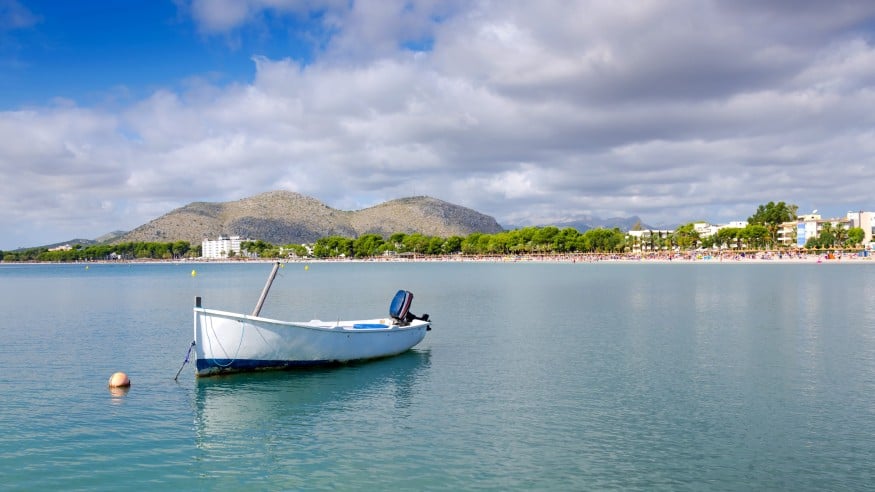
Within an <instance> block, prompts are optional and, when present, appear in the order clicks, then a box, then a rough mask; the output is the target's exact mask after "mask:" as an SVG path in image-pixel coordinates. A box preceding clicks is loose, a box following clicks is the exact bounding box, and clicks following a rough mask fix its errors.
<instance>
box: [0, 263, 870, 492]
mask: <svg viewBox="0 0 875 492" xmlns="http://www.w3.org/2000/svg"><path fill="white" fill-rule="evenodd" d="M270 268H271V266H270V265H269V264H257V265H256V264H248V265H221V264H209V265H201V264H194V265H192V264H155V265H90V266H89V268H87V269H86V268H85V266H84V265H26V266H21V265H6V264H4V265H0V313H2V320H0V333H2V338H3V342H2V344H0V402H2V403H0V484H2V485H0V488H2V489H4V490H46V489H62V490H77V489H79V490H95V489H105V490H116V489H130V490H142V489H147V488H148V489H153V488H159V489H169V488H175V489H180V490H192V489H198V490H240V489H246V490H296V489H303V490H318V489H331V490H344V489H347V490H349V489H369V490H389V489H391V490H399V489H401V490H425V489H445V490H461V489H464V490H471V489H492V490H509V489H516V490H531V489H536V490H603V489H622V490H636V489H637V490H654V489H667V490H767V489H771V490H773V489H782V490H859V489H866V488H869V487H871V484H872V483H873V479H875V477H873V470H875V466H873V463H875V302H873V301H875V265H870V264H867V263H858V264H826V263H825V264H821V265H815V264H769V263H763V264H683V265H681V264H640V263H622V264H615V263H600V264H473V263H466V264H456V263H450V264H437V263H419V264H414V263H380V264H375V263H350V264H339V263H312V264H310V265H309V270H305V269H304V265H303V264H288V265H286V266H285V268H283V269H282V270H280V275H279V276H278V278H277V280H276V282H275V284H274V287H273V289H272V290H271V293H270V296H269V297H268V300H267V302H266V303H265V306H264V309H263V311H262V314H263V315H265V316H271V317H278V318H289V319H303V320H309V319H312V318H320V319H332V318H357V317H365V316H366V317H370V316H374V317H377V316H384V315H385V314H386V312H387V310H388V306H389V302H390V300H391V298H392V296H393V295H394V293H395V291H396V290H398V289H402V288H403V289H407V290H411V291H412V292H413V293H414V294H415V299H414V301H413V306H412V308H411V310H412V311H413V312H415V313H418V314H421V313H422V312H428V313H429V314H431V316H432V318H433V320H434V329H433V331H431V332H430V333H429V335H428V336H427V337H426V340H425V341H424V342H423V343H422V344H420V345H419V346H418V347H416V348H415V349H414V350H412V351H410V352H407V353H405V354H403V355H401V356H398V357H394V358H390V359H384V360H380V361H375V362H370V363H361V364H354V365H348V366H340V367H333V368H323V369H313V370H303V371H291V372H279V373H264V374H256V375H238V376H229V377H221V378H204V379H200V380H196V379H195V378H194V376H193V372H192V370H191V367H190V366H188V367H186V368H185V369H184V370H183V372H182V374H181V375H180V378H179V381H178V382H177V381H174V380H173V376H174V375H175V374H176V371H177V370H178V369H179V367H180V365H181V364H182V361H183V358H184V356H185V352H186V350H187V348H188V345H189V343H190V341H191V339H192V333H191V331H192V327H191V323H192V321H191V318H192V315H191V306H192V305H193V302H194V297H195V296H202V297H203V299H204V305H205V306H206V307H214V308H220V309H227V310H231V311H243V312H249V311H251V310H252V308H253V306H254V305H255V302H256V301H257V299H258V295H259V293H260V291H261V288H262V286H263V284H264V281H265V279H266V277H267V275H268V273H269V271H270ZM192 269H196V270H197V275H196V276H194V277H192V276H191V270H192ZM115 371H124V372H126V373H127V374H128V375H129V376H130V378H131V380H132V383H133V385H132V387H131V389H130V390H129V391H128V392H127V393H124V394H117V395H114V394H112V393H111V392H110V391H109V389H108V388H107V387H106V386H107V380H108V379H109V376H110V375H111V374H112V373H113V372H115Z"/></svg>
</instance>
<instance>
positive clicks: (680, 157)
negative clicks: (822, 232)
mask: <svg viewBox="0 0 875 492" xmlns="http://www.w3.org/2000/svg"><path fill="white" fill-rule="evenodd" d="M873 156H875V2H871V1H870V0H860V1H854V0H845V1H843V0H836V1H832V2H823V1H819V0H773V1H768V2H763V1H760V0H725V1H724V0H580V1H574V0H557V1H553V0H539V1H537V2H532V1H530V0H520V1H517V0H502V1H478V0H445V1H438V0H397V1H396V0H365V1H359V0H167V1H164V0H128V1H124V2H119V1H103V2H102V1H90V2H63V1H50V0H33V1H29V0H0V250H10V249H16V248H19V247H30V246H39V245H43V244H51V243H55V242H61V241H66V240H68V239H73V238H85V239H89V238H96V237H98V236H100V235H103V234H105V233H108V232H111V231H116V230H130V229H133V228H135V227H137V226H139V225H141V224H144V223H146V222H148V221H149V220H151V219H154V218H157V217H159V216H161V215H163V214H165V213H167V212H170V211H171V210H173V209H175V208H178V207H181V206H184V205H186V204H188V203H191V202H195V201H207V202H223V201H231V200H238V199H241V198H245V197H249V196H253V195H256V194H259V193H262V192H266V191H272V190H290V191H295V192H298V193H302V194H304V195H308V196H311V197H313V198H316V199H318V200H321V201H322V202H324V203H325V204H327V205H328V206H331V207H334V208H337V209H340V210H359V209H362V208H366V207H369V206H373V205H376V204H378V203H381V202H384V201H387V200H391V199H396V198H402V197H408V196H417V195H426V196H431V197H435V198H438V199H441V200H445V201H447V202H451V203H455V204H458V205H462V206H465V207H469V208H472V209H474V210H477V211H479V212H482V213H485V214H488V215H491V216H493V217H495V219H496V220H498V222H499V223H500V224H502V225H505V226H525V225H537V224H545V223H556V222H564V221H571V220H582V219H586V218H587V217H589V216H595V217H601V218H607V217H620V216H622V217H627V216H632V215H637V216H639V217H640V218H641V220H642V221H644V222H645V223H647V224H650V225H659V224H675V225H676V224H682V223H686V222H691V221H708V222H711V223H715V224H720V223H727V222H729V221H734V220H745V219H746V218H747V217H749V216H750V215H752V214H753V213H754V212H755V211H756V208H757V206H758V205H760V204H765V203H767V202H769V201H775V202H778V201H785V202H787V203H791V204H795V205H798V206H799V211H800V213H808V212H811V211H813V210H818V213H820V214H821V215H822V216H824V217H844V216H845V214H846V213H847V212H848V211H856V210H864V211H875V196H873V186H872V185H873V183H875V158H873Z"/></svg>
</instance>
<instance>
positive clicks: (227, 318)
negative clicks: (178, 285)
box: [194, 307, 431, 376]
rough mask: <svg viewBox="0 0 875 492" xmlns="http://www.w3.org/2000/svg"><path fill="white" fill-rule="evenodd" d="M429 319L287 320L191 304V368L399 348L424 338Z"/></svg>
mask: <svg viewBox="0 0 875 492" xmlns="http://www.w3.org/2000/svg"><path fill="white" fill-rule="evenodd" d="M430 324H431V323H430V322H428V321H422V320H413V321H412V322H411V323H410V324H409V325H405V326H399V325H397V324H395V323H394V322H393V321H392V320H391V319H366V320H355V321H335V322H328V321H319V320H312V321H307V322H288V321H279V320H274V319H269V318H262V317H258V316H249V315H245V314H239V313H230V312H225V311H218V310H215V309H206V308H200V307H196V308H194V341H195V354H196V359H195V360H196V373H197V375H198V376H210V375H216V374H223V373H231V372H242V371H255V370H268V369H284V368H290V367H296V366H313V365H325V364H336V363H344V362H352V361H358V360H367V359H376V358H381V357H388V356H391V355H396V354H400V353H402V352H405V351H407V350H409V349H410V348H412V347H414V346H415V345H417V344H418V343H419V342H421V341H422V340H423V338H425V334H426V331H427V330H429V328H430Z"/></svg>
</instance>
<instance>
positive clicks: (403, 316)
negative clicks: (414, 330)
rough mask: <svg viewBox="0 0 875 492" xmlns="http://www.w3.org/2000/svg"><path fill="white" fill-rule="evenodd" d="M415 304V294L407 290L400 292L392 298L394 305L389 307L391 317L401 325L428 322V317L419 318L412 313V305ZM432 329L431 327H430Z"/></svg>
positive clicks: (424, 315)
mask: <svg viewBox="0 0 875 492" xmlns="http://www.w3.org/2000/svg"><path fill="white" fill-rule="evenodd" d="M412 302H413V293H412V292H410V291H406V290H399V291H398V292H397V293H395V297H394V298H392V304H390V305H389V316H391V317H392V319H394V320H395V322H397V323H398V324H399V325H401V326H405V325H409V324H410V322H411V321H413V320H415V319H419V320H422V321H428V315H427V314H423V315H422V316H417V315H415V314H413V313H411V312H410V304H411V303H412ZM429 328H431V327H429Z"/></svg>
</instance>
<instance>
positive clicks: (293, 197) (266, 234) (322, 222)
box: [112, 191, 503, 244]
mask: <svg viewBox="0 0 875 492" xmlns="http://www.w3.org/2000/svg"><path fill="white" fill-rule="evenodd" d="M502 230H503V229H502V227H501V226H500V225H499V224H498V222H496V221H495V219H494V218H492V217H490V216H488V215H484V214H482V213H480V212H477V211H475V210H472V209H469V208H465V207H462V206H459V205H454V204H452V203H448V202H445V201H442V200H438V199H436V198H431V197H426V196H418V197H410V198H400V199H397V200H391V201H388V202H384V203H381V204H379V205H375V206H373V207H369V208H366V209H363V210H357V211H344V210H337V209H334V208H331V207H329V206H328V205H325V204H324V203H322V202H320V201H319V200H316V199H315V198H312V197H308V196H305V195H301V194H299V193H295V192H291V191H270V192H266V193H262V194H259V195H255V196H252V197H248V198H243V199H241V200H237V201H232V202H194V203H190V204H188V205H185V206H184V207H180V208H178V209H176V210H173V211H171V212H169V213H167V214H165V215H162V216H161V217H158V218H157V219H154V220H152V221H150V222H148V223H146V224H143V225H141V226H139V227H137V228H136V229H134V230H132V231H130V232H128V233H126V234H124V235H122V236H119V237H116V238H114V239H113V240H112V242H113V243H120V242H129V241H134V242H138V241H146V242H150V241H155V242H169V241H180V240H181V241H188V242H190V243H192V244H198V243H200V242H201V241H202V240H203V239H205V238H207V239H215V238H216V237H218V236H219V235H226V236H228V235H235V236H241V237H244V238H250V239H261V240H263V241H266V242H269V243H273V244H301V243H312V242H314V241H316V240H317V239H319V238H321V237H325V236H334V235H337V236H345V237H358V236H361V235H363V234H371V233H374V234H380V235H383V236H389V235H391V234H394V233H396V232H403V233H405V234H412V233H420V234H424V235H429V236H441V237H448V236H452V235H459V236H466V235H468V234H471V233H473V232H483V233H489V234H492V233H496V232H501V231H502Z"/></svg>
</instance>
